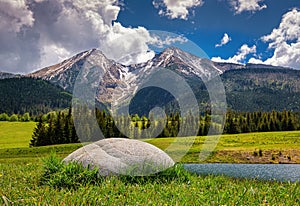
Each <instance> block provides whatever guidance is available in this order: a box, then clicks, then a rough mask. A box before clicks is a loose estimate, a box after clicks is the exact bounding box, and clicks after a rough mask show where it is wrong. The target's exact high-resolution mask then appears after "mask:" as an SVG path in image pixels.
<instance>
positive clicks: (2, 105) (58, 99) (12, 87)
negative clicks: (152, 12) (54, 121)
mask: <svg viewBox="0 0 300 206" xmlns="http://www.w3.org/2000/svg"><path fill="white" fill-rule="evenodd" d="M0 96H1V98H0V113H4V112H5V113H8V114H11V113H20V114H22V113H25V112H30V113H31V114H39V113H46V112H49V111H51V110H55V109H64V108H67V107H69V105H70V102H71V98H72V96H71V95H70V94H69V93H67V92H65V91H64V90H63V89H61V88H60V87H58V86H54V85H52V84H50V83H48V82H46V81H43V80H38V79H32V78H27V77H22V78H11V79H2V80H0Z"/></svg>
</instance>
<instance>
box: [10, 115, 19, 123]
mask: <svg viewBox="0 0 300 206" xmlns="http://www.w3.org/2000/svg"><path fill="white" fill-rule="evenodd" d="M18 120H19V118H18V116H17V115H16V114H13V115H11V116H10V118H9V121H11V122H17V121H18Z"/></svg>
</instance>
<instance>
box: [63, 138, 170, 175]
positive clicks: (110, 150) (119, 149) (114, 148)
mask: <svg viewBox="0 0 300 206" xmlns="http://www.w3.org/2000/svg"><path fill="white" fill-rule="evenodd" d="M63 161H64V162H66V163H68V162H72V161H75V162H78V163H81V164H82V165H83V166H84V167H87V166H89V167H90V168H94V167H97V168H98V171H99V175H101V176H109V175H132V176H145V175H150V174H154V173H157V172H160V171H163V170H165V169H167V168H169V167H172V166H173V165H174V161H173V160H172V159H171V158H170V157H169V156H168V155H167V154H166V153H165V152H164V151H162V150H160V149H158V148H157V147H155V146H153V145H151V144H148V143H145V142H141V141H138V140H132V139H123V138H109V139H103V140H100V141H98V142H95V143H92V144H89V145H86V146H84V147H82V148H79V149H78V150H76V151H74V152H73V153H71V154H70V155H69V156H67V157H66V158H65V159H64V160H63Z"/></svg>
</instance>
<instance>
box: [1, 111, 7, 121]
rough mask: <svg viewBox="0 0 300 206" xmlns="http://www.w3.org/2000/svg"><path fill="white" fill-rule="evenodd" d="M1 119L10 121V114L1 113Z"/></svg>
mask: <svg viewBox="0 0 300 206" xmlns="http://www.w3.org/2000/svg"><path fill="white" fill-rule="evenodd" d="M0 121H9V116H8V115H7V114H6V113H2V114H0Z"/></svg>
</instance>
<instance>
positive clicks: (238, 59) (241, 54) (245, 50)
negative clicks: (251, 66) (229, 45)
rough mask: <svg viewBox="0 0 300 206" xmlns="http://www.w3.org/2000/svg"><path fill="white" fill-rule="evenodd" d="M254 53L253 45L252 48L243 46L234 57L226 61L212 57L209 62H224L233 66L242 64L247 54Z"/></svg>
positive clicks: (254, 47)
mask: <svg viewBox="0 0 300 206" xmlns="http://www.w3.org/2000/svg"><path fill="white" fill-rule="evenodd" d="M255 53H256V46H255V45H253V46H252V47H249V46H248V45H247V44H244V45H242V46H241V48H240V49H239V51H238V52H237V54H236V55H234V56H233V57H230V58H228V59H222V58H221V57H213V58H212V59H211V60H212V61H215V62H225V63H233V64H244V63H245V60H246V58H247V56H248V55H249V54H255Z"/></svg>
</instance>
